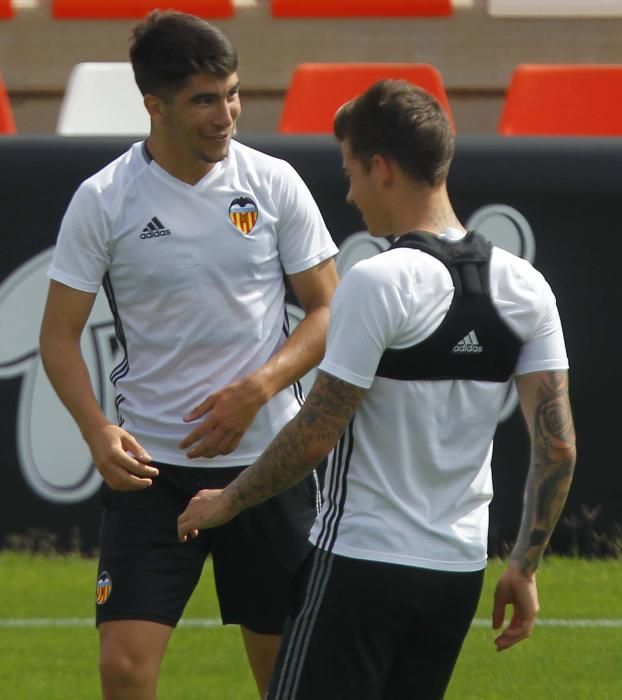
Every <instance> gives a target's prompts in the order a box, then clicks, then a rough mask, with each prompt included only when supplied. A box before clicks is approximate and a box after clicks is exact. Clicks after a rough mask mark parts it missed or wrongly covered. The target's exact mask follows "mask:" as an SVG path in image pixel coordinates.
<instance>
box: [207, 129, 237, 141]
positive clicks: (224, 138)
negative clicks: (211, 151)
mask: <svg viewBox="0 0 622 700" xmlns="http://www.w3.org/2000/svg"><path fill="white" fill-rule="evenodd" d="M230 136H231V134H230V132H228V131H227V132H226V133H224V134H212V135H211V136H208V137H207V138H208V139H210V140H212V141H221V142H224V141H227V139H229V137H230Z"/></svg>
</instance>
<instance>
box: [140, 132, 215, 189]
mask: <svg viewBox="0 0 622 700" xmlns="http://www.w3.org/2000/svg"><path fill="white" fill-rule="evenodd" d="M146 148H147V150H148V152H149V153H150V155H151V157H152V158H153V160H154V161H155V162H156V163H157V164H158V165H159V166H160V167H161V168H162V169H163V170H166V172H167V173H168V174H169V175H172V176H173V177H175V178H177V179H178V180H181V181H182V182H186V183H187V184H189V185H196V183H197V182H199V180H201V179H203V178H204V177H205V176H206V175H207V173H209V172H210V170H212V169H213V168H214V166H215V165H216V163H208V162H206V161H202V160H199V159H198V158H189V157H184V156H182V155H181V154H180V153H179V152H178V151H177V149H176V148H175V147H174V145H172V144H170V143H168V142H166V141H163V140H162V139H158V138H154V136H153V135H151V136H150V137H149V138H148V139H147V142H146Z"/></svg>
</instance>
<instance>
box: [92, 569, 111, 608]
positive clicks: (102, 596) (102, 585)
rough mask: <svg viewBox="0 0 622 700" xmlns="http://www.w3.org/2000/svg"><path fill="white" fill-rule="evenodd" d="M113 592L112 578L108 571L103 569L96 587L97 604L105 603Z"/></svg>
mask: <svg viewBox="0 0 622 700" xmlns="http://www.w3.org/2000/svg"><path fill="white" fill-rule="evenodd" d="M111 593H112V579H111V578H110V574H109V573H108V572H107V571H102V572H101V574H100V575H99V577H98V578H97V585H96V587H95V599H96V600H97V605H103V604H104V603H105V602H106V601H107V600H108V598H110V594H111Z"/></svg>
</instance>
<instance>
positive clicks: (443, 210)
mask: <svg viewBox="0 0 622 700" xmlns="http://www.w3.org/2000/svg"><path fill="white" fill-rule="evenodd" d="M391 211H392V212H393V214H392V217H391V218H392V233H394V234H395V235H396V236H402V235H404V234H405V233H409V232H410V231H427V232H428V233H433V234H436V235H440V234H442V233H444V232H446V231H447V230H449V229H455V230H456V229H457V230H458V231H466V229H465V228H464V226H463V225H462V223H461V222H460V220H459V219H458V217H457V216H456V214H455V212H454V210H453V207H452V206H451V202H450V201H449V196H448V195H447V190H446V188H445V187H444V186H442V187H438V188H436V189H433V190H431V189H412V190H409V191H405V192H403V193H402V194H401V195H400V196H399V197H398V198H397V199H396V202H395V203H394V206H393V207H392V208H391Z"/></svg>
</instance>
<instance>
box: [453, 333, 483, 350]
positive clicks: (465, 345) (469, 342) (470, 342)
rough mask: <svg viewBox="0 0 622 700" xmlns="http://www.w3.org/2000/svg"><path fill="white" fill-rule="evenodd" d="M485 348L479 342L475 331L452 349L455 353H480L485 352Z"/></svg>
mask: <svg viewBox="0 0 622 700" xmlns="http://www.w3.org/2000/svg"><path fill="white" fill-rule="evenodd" d="M483 350H484V348H483V346H482V345H480V344H479V340H478V339H477V336H476V335H475V331H470V332H469V333H467V335H465V336H464V338H463V339H462V340H460V341H459V342H458V343H456V344H455V345H454V347H453V349H452V352H455V353H463V352H468V353H480V352H483Z"/></svg>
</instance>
